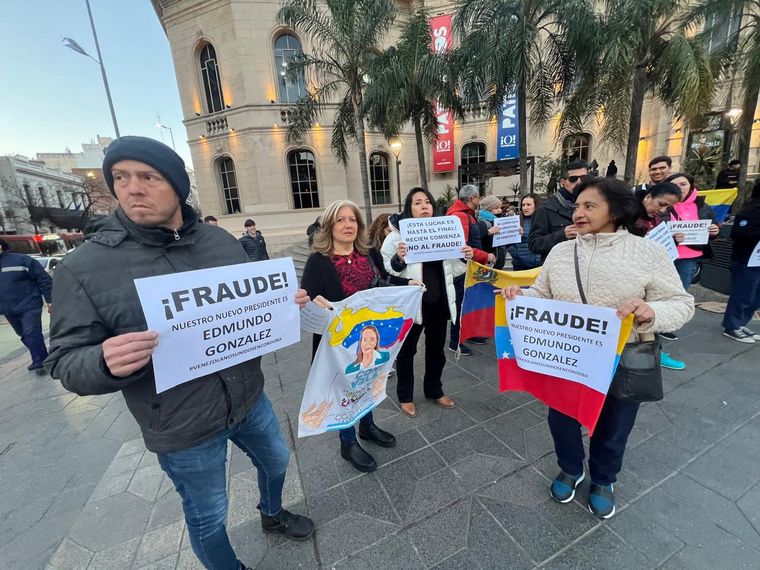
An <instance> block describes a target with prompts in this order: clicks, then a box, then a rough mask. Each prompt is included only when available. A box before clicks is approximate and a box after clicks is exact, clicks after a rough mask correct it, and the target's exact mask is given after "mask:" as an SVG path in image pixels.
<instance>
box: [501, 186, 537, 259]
mask: <svg viewBox="0 0 760 570" xmlns="http://www.w3.org/2000/svg"><path fill="white" fill-rule="evenodd" d="M540 205H541V198H539V197H538V195H537V194H533V193H531V194H526V195H525V196H523V197H522V198H520V227H521V228H522V239H521V240H520V243H515V244H511V245H508V246H507V253H509V255H510V257H512V269H514V270H515V271H522V270H524V269H533V268H534V267H538V266H539V265H541V256H540V255H538V254H535V253H533V252H532V251H531V250H530V248H529V247H528V238H529V237H530V229H531V226H532V225H533V213H534V212H535V211H536V208H538V207H539V206H540Z"/></svg>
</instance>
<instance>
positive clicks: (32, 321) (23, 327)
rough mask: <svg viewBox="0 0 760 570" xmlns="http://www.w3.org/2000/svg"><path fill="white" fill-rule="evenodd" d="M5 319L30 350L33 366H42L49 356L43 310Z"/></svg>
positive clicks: (13, 315)
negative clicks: (44, 334) (43, 323)
mask: <svg viewBox="0 0 760 570" xmlns="http://www.w3.org/2000/svg"><path fill="white" fill-rule="evenodd" d="M5 318H6V319H7V320H8V323H9V324H10V325H11V327H13V330H14V331H16V334H17V335H18V336H19V337H21V342H22V343H23V344H24V346H25V347H26V348H27V349H28V350H29V354H31V356H32V364H42V361H43V360H45V359H46V358H47V355H48V351H47V348H45V337H43V336H42V309H35V310H33V311H25V312H23V313H14V314H10V315H5Z"/></svg>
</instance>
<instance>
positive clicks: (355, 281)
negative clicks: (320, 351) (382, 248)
mask: <svg viewBox="0 0 760 570" xmlns="http://www.w3.org/2000/svg"><path fill="white" fill-rule="evenodd" d="M365 231H366V227H365V225H364V221H363V220H362V216H361V212H360V211H359V208H358V206H357V205H356V204H354V203H353V202H351V201H349V200H338V201H336V202H333V203H332V204H330V205H329V206H328V207H327V209H326V210H325V213H324V214H323V215H322V226H321V227H320V229H319V231H318V232H317V233H316V234H315V236H314V246H313V249H314V253H312V254H311V255H310V256H309V259H308V260H307V261H306V267H304V271H303V277H302V278H301V287H303V288H304V289H306V292H307V293H308V295H309V297H311V298H312V299H313V301H314V303H316V304H317V305H319V306H321V307H324V308H331V307H332V303H331V301H342V300H343V299H345V298H346V297H349V296H351V295H353V294H354V293H356V292H358V291H363V290H365V289H369V288H370V287H373V286H378V285H382V284H385V283H387V282H388V276H387V274H386V273H385V271H384V270H383V269H382V265H380V267H378V266H377V265H376V264H375V263H374V262H373V261H372V259H371V257H370V247H369V245H368V244H367V238H366V233H365ZM394 284H400V285H407V284H409V280H408V279H403V280H400V279H399V280H398V281H396V282H395V283H394ZM321 339H322V337H321V335H316V334H315V335H314V339H313V346H312V358H314V354H315V353H316V351H317V347H318V346H319V342H320V340H321ZM359 437H361V438H362V439H365V440H369V441H372V442H374V443H376V444H377V445H380V446H382V447H394V446H395V445H396V438H395V437H393V436H392V435H391V434H389V433H388V432H386V431H383V430H381V429H380V428H379V427H377V426H376V425H375V422H374V420H373V418H372V412H370V413H368V414H366V415H365V416H363V417H362V418H361V420H359ZM340 454H341V457H343V458H344V459H345V460H347V461H348V462H349V463H351V465H353V466H354V467H356V469H358V470H359V471H364V472H369V471H374V470H375V469H377V462H376V461H375V459H374V458H373V457H372V456H371V455H370V454H369V453H367V452H366V451H365V450H364V449H363V448H362V447H361V446H360V445H359V442H358V441H357V439H356V430H355V429H354V427H353V426H351V427H350V428H346V429H342V430H340Z"/></svg>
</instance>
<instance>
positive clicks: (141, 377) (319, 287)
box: [0, 136, 760, 569]
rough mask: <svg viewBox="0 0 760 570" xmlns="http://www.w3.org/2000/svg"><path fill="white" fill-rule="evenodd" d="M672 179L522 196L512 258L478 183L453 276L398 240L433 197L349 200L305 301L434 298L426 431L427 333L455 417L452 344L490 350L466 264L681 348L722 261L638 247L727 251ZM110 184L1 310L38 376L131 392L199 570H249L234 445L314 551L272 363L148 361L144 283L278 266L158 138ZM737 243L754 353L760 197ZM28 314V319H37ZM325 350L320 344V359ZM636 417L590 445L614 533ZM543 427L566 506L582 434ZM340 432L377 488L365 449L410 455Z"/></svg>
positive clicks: (580, 473) (569, 176) (736, 331)
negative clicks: (168, 372) (79, 238)
mask: <svg viewBox="0 0 760 570" xmlns="http://www.w3.org/2000/svg"><path fill="white" fill-rule="evenodd" d="M613 166H614V165H613ZM670 169H671V162H670V159H669V158H668V157H656V158H655V159H653V160H652V161H651V162H650V164H649V173H650V180H649V182H647V183H645V184H642V185H640V186H639V187H637V188H635V189H631V188H630V187H628V186H627V185H626V184H625V183H624V182H622V181H620V180H617V179H616V178H614V177H605V178H595V177H592V176H590V174H589V167H588V165H587V164H586V163H585V162H582V161H574V162H571V163H570V164H568V166H567V169H566V171H565V173H564V176H563V178H562V181H561V188H560V189H559V191H558V192H556V193H555V194H553V195H552V196H550V197H548V198H547V199H545V200H543V201H542V200H541V198H540V197H539V196H537V195H535V194H527V195H525V196H523V197H522V198H521V199H520V202H519V205H518V206H519V207H518V210H519V216H520V227H521V239H520V242H519V243H516V244H513V245H510V246H494V245H493V237H494V235H496V234H498V233H499V229H498V226H497V225H496V224H495V223H494V221H495V219H496V217H498V216H500V215H502V214H503V212H502V203H501V200H499V199H498V198H494V197H492V196H481V192H480V189H479V188H478V187H477V186H476V185H472V184H466V185H464V186H462V187H461V188H460V190H459V193H458V198H457V200H456V201H455V202H454V203H453V204H452V205H451V206H450V207H449V208H448V211H447V212H446V214H447V215H450V216H455V217H456V218H457V219H458V220H459V221H460V222H461V225H462V229H463V233H464V236H465V245H464V246H463V247H462V248H461V257H459V258H457V259H449V260H445V261H427V262H422V263H420V262H411V261H408V259H407V253H408V249H407V245H406V244H405V243H404V242H403V240H402V239H401V233H400V231H399V229H400V222H401V220H404V219H412V218H428V217H432V216H435V215H438V214H439V212H437V211H436V202H435V200H434V197H433V196H432V194H431V193H430V192H429V191H428V190H427V189H425V188H422V187H415V188H412V189H411V190H409V192H408V193H407V195H406V197H405V200H404V202H403V206H402V209H401V211H400V212H399V213H395V214H392V215H388V214H383V215H381V216H378V217H377V218H376V219H375V220H374V221H373V222H372V224H371V226H370V227H369V228H368V227H367V224H366V223H365V220H364V219H363V216H362V213H361V210H360V209H359V207H358V206H357V205H356V204H354V203H353V202H351V201H348V200H338V201H336V202H333V203H332V204H330V205H329V206H328V207H327V208H326V209H325V210H324V212H323V213H322V214H321V216H319V217H318V218H317V219H316V220H315V222H314V223H313V224H312V225H311V226H310V227H309V230H308V236H309V243H310V245H311V255H310V256H309V258H308V260H307V262H306V266H305V268H304V272H303V277H302V281H301V289H299V290H298V293H297V295H296V297H295V302H296V303H297V304H298V305H299V306H301V307H304V306H305V305H306V304H307V303H308V302H309V300H310V299H311V300H312V301H313V302H314V303H315V304H317V305H318V306H320V307H324V308H328V309H329V308H331V307H332V303H334V302H337V301H340V300H343V299H345V298H347V297H349V296H350V295H352V294H354V293H356V292H358V291H363V290H367V289H371V288H374V287H383V286H389V285H412V286H423V285H424V287H425V290H424V293H423V297H422V303H421V307H420V310H419V313H418V314H417V315H416V317H415V319H414V324H413V325H412V327H411V329H410V331H409V333H408V334H407V336H406V338H405V340H404V342H403V345H402V347H401V349H400V352H399V354H398V357H397V360H396V375H397V383H396V397H397V400H398V403H399V407H400V409H401V411H402V412H403V413H404V414H405V415H407V416H408V417H410V418H415V417H416V416H417V406H416V403H415V394H414V392H415V390H414V388H415V368H414V362H415V356H416V353H417V348H418V344H419V340H420V338H421V336H422V334H423V333H424V335H425V347H424V367H423V381H422V391H423V394H422V395H423V396H424V398H426V399H427V400H429V401H430V402H432V403H433V404H434V405H436V406H439V407H441V408H443V409H445V410H448V409H452V408H454V407H456V402H455V400H454V399H453V398H452V397H451V396H450V395H448V394H447V393H446V387H445V385H444V382H443V370H444V366H445V363H446V356H445V350H446V348H447V347H448V349H450V350H452V351H454V352H455V353H456V355H457V357H459V356H468V355H470V354H472V349H471V348H469V347H468V346H467V344H468V343H485V342H487V340H486V339H482V338H476V339H470V340H468V341H467V342H466V343H463V342H460V334H459V332H460V331H459V317H460V314H461V310H462V309H461V308H462V301H463V294H464V281H465V272H466V268H467V263H468V262H469V261H470V260H473V261H475V262H478V263H481V264H483V265H488V266H491V267H494V268H496V269H501V268H504V269H510V264H511V269H513V270H524V269H532V268H536V267H539V266H542V269H541V272H540V274H539V277H538V278H537V280H536V282H535V283H534V285H533V286H531V287H529V288H526V289H520V288H518V287H509V288H506V289H503V290H501V292H500V293H501V295H503V296H504V297H505V298H507V299H514V298H515V297H516V296H518V295H526V296H533V297H541V298H545V299H557V300H562V301H569V302H574V303H588V304H592V305H598V306H604V307H610V308H613V309H615V310H616V311H617V314H618V316H619V317H620V318H621V319H622V318H625V317H627V316H628V315H633V317H634V322H635V325H634V329H633V331H632V333H631V337H630V338H629V339H628V341H629V342H639V341H644V340H648V339H655V338H656V335H660V336H665V335H669V337H666V338H670V339H671V340H675V339H677V335H678V330H679V329H680V328H681V327H682V326H683V325H685V324H686V323H687V322H688V321H689V319H690V318H691V317H692V315H693V312H694V303H693V297H692V296H691V295H689V294H688V293H687V290H688V288H689V287H690V286H691V283H692V280H693V279H694V275H695V271H696V268H697V265H698V263H699V261H700V259H702V258H704V257H706V256H709V255H710V245H709V244H707V245H705V246H691V245H683V244H682V243H681V242H682V241H683V236H682V235H679V234H675V235H674V236H673V239H674V242H675V244H676V246H677V251H678V258H677V259H676V260H675V261H673V260H671V258H670V257H669V255H668V254H667V252H666V250H665V248H663V247H662V246H660V245H658V244H656V243H655V242H654V241H651V240H647V239H642V237H643V236H644V235H645V234H646V233H647V232H648V231H651V230H653V229H654V228H656V227H658V226H659V225H660V224H662V223H665V222H667V221H669V220H698V219H706V220H711V222H712V223H711V225H710V230H709V233H710V237H711V239H715V238H716V237H717V236H718V233H719V230H720V228H719V226H718V225H717V224H716V223H714V214H713V212H712V210H711V209H710V208H709V207H708V206H707V205H706V204H705V203H704V200H703V199H702V198H701V197H700V196H698V194H697V192H696V189H695V187H694V181H693V179H692V178H691V177H690V176H689V175H687V174H684V173H672V172H670ZM608 173H609V169H608ZM103 174H104V178H105V181H106V183H107V185H108V187H109V189H110V190H111V192H112V193H113V195H114V196H115V197H116V199H117V200H118V202H119V208H118V209H117V211H116V212H115V213H114V214H112V215H111V216H109V217H108V218H106V219H105V220H103V221H102V222H101V223H100V224H99V225H98V227H97V228H96V231H95V232H94V233H93V234H92V235H90V236H89V239H88V240H87V241H86V243H84V244H83V245H82V246H81V247H80V248H78V250H77V251H76V252H75V253H74V254H72V255H70V256H68V257H67V258H66V259H64V260H63V261H62V262H61V263H60V264H59V266H58V269H57V270H56V275H55V280H54V284H53V286H52V288H51V284H50V281H49V278H48V279H45V278H44V277H43V276H42V275H41V274H40V272H39V271H37V267H36V266H34V265H31V266H30V265H29V264H28V263H27V262H26V261H25V260H23V259H18V258H17V257H16V256H15V254H12V253H10V252H9V251H8V248H7V244H4V243H3V242H2V241H0V267H2V271H1V272H0V285H1V286H2V287H8V286H10V287H15V288H16V289H15V290H17V291H22V289H23V291H24V292H25V294H26V291H27V290H29V291H32V297H34V298H35V299H36V301H35V302H32V303H31V304H30V306H29V307H27V305H25V304H24V302H23V301H22V300H21V294H20V293H19V295H20V296H19V298H15V297H8V296H0V308H2V309H3V311H2V312H3V314H5V315H6V316H7V317H8V320H9V321H10V322H11V324H12V325H13V327H14V329H16V330H17V332H18V334H19V336H21V337H22V340H23V342H24V344H25V345H26V346H27V347H28V348H29V351H30V353H31V354H32V360H33V362H32V366H31V367H30V368H39V367H41V366H42V360H45V359H46V360H45V366H46V367H47V369H48V370H49V372H50V374H51V375H52V376H53V377H54V378H58V379H60V380H61V382H62V383H63V385H64V386H65V387H66V388H67V389H68V390H70V391H72V392H75V393H77V394H80V395H94V394H106V393H111V392H118V391H120V392H122V394H123V396H124V398H125V400H126V402H127V405H128V407H129V409H130V411H131V413H132V414H133V416H134V417H135V419H136V421H137V423H138V424H139V426H140V428H141V431H142V434H143V438H144V440H145V444H146V447H147V448H148V449H149V450H150V451H152V452H155V453H156V454H157V455H158V459H159V464H160V465H161V468H162V469H163V470H164V471H165V472H166V474H167V475H168V477H169V478H170V479H171V481H172V482H173V483H174V486H175V488H176V490H177V492H178V493H179V495H180V496H181V499H182V504H183V509H184V512H185V520H186V522H187V527H188V534H189V538H190V542H191V545H192V548H193V550H194V552H195V553H196V555H197V556H198V558H199V559H200V561H201V563H202V564H203V565H204V566H206V567H207V568H224V569H228V568H229V569H232V568H245V566H244V565H243V564H242V562H240V561H239V560H238V558H237V556H236V554H235V552H234V551H233V549H232V546H231V544H230V541H229V537H228V534H227V530H226V526H225V521H226V515H227V489H226V455H227V446H228V441H232V442H233V443H234V444H235V445H237V446H238V447H240V448H241V449H242V450H243V451H244V452H245V453H246V454H247V455H248V457H249V458H250V459H251V461H252V463H253V465H255V467H256V468H257V470H258V477H259V478H258V483H259V490H260V502H259V505H258V508H259V510H260V512H261V525H262V528H263V529H264V530H265V531H266V532H274V533H281V534H283V535H285V536H287V537H288V538H291V539H294V540H305V539H308V538H309V537H310V536H311V535H312V534H313V532H314V524H313V522H312V521H311V520H310V519H309V518H308V517H306V516H303V515H298V514H295V513H292V512H289V511H288V510H286V509H284V508H283V507H282V488H283V484H284V480H285V472H286V469H287V465H288V460H289V456H290V451H289V449H288V446H287V444H286V443H285V440H284V438H283V435H282V433H281V431H280V427H279V422H278V421H277V419H276V416H275V413H274V410H273V408H272V405H271V403H270V402H269V400H268V398H267V396H266V394H265V393H264V375H263V373H262V369H261V358H260V357H259V358H254V359H252V360H249V361H247V362H244V363H241V364H237V365H233V366H231V367H229V368H226V369H224V370H221V371H219V372H214V373H211V374H207V375H204V376H201V377H199V378H198V379H196V380H194V381H192V382H188V383H185V384H181V385H179V386H177V387H175V388H173V389H171V390H168V391H166V392H162V393H160V394H159V393H156V389H155V377H154V373H153V368H152V365H151V355H152V354H153V351H154V350H155V348H156V346H157V343H158V335H157V333H155V332H152V331H148V330H146V329H147V326H146V323H145V317H144V315H143V313H142V311H141V309H140V303H139V300H138V298H137V292H136V289H135V287H134V284H133V280H134V279H137V278H142V277H150V276H156V275H164V274H169V273H176V272H180V271H189V270H197V269H207V268H212V267H219V266H224V265H231V264H237V263H244V262H248V261H260V260H266V259H269V255H268V252H267V247H266V243H265V241H264V237H263V236H262V234H261V232H260V231H259V230H257V228H256V224H255V222H254V220H252V219H249V220H246V222H245V224H244V228H245V232H244V235H243V236H242V237H240V238H239V239H236V238H235V237H233V236H231V235H230V234H229V233H228V232H227V231H225V230H224V229H222V228H221V227H218V226H217V220H216V219H215V218H214V217H213V216H208V217H207V218H206V219H205V220H203V222H200V221H199V220H198V219H197V217H196V215H195V213H194V212H193V210H192V209H191V208H189V207H188V206H187V204H186V200H187V197H188V194H189V188H190V186H189V180H188V178H187V173H186V171H185V169H184V164H183V162H182V159H181V158H180V157H179V156H178V155H177V154H176V153H175V152H174V151H173V150H172V149H170V148H169V147H167V146H166V145H163V144H161V143H159V142H157V141H155V140H152V139H148V138H144V137H130V136H126V137H121V138H118V139H116V140H115V141H114V142H113V143H112V144H111V145H110V146H109V148H108V150H107V152H106V155H105V158H104V162H103ZM731 237H732V239H733V240H734V252H733V257H732V267H731V271H732V275H733V280H734V287H733V291H732V295H731V298H730V300H729V303H728V307H727V310H726V314H725V317H724V320H723V327H724V332H723V334H724V335H726V336H727V337H729V338H731V339H733V340H736V341H739V342H744V343H753V342H755V341H758V340H760V335H758V334H756V333H755V332H753V331H752V330H750V329H749V328H747V325H748V323H749V320H750V319H751V318H752V316H753V314H754V312H755V311H756V310H757V309H758V308H760V267H748V260H749V258H750V256H751V255H752V253H753V251H754V249H755V247H756V245H757V243H758V241H760V182H759V183H757V184H755V187H754V188H753V191H752V194H751V196H750V200H749V202H748V203H747V204H746V205H745V206H744V208H743V209H741V210H740V211H738V212H737V214H736V217H735V222H734V226H733V230H732V232H731ZM21 257H23V256H21ZM43 273H44V272H43ZM9 279H11V281H9ZM51 289H52V298H51ZM42 297H44V298H45V300H46V301H47V302H48V304H49V305H48V307H49V308H50V307H54V310H52V312H51V314H52V318H51V350H50V354H49V356H48V355H47V352H46V351H45V350H44V349H45V346H44V342H42V346H40V342H41V341H42V335H41V329H39V328H38V327H37V325H36V324H35V326H33V327H32V326H27V323H28V322H31V321H34V322H35V323H39V319H40V311H41V306H42V302H41V299H42ZM35 303H36V304H35ZM31 305H35V306H31ZM18 311H21V313H23V314H25V315H26V313H28V315H27V316H23V318H22V317H20V316H19V315H18ZM32 329H34V330H32ZM371 340H373V339H369V340H368V342H369V341H371ZM374 340H375V341H376V340H377V339H376V338H375V339H374ZM319 342H320V337H319V335H314V338H313V352H312V358H313V355H314V352H315V351H316V349H317V347H318V345H319ZM362 342H363V340H362ZM661 365H662V366H663V367H667V368H673V369H676V370H679V369H683V368H684V367H685V366H686V364H685V363H684V362H683V361H680V360H676V359H675V358H673V357H672V356H670V354H669V353H667V352H664V351H663V352H662V356H661ZM419 401H420V400H419V398H418V400H417V402H419ZM638 409H639V403H638V402H632V401H623V400H618V399H616V398H615V397H613V396H611V395H608V397H607V398H606V400H605V403H604V407H603V409H602V412H601V416H600V419H599V423H598V425H597V427H596V430H595V431H594V434H593V437H592V438H591V440H590V446H589V459H588V476H589V477H590V482H591V485H590V491H589V496H588V502H587V504H588V508H589V510H590V511H591V512H592V513H594V514H595V515H596V516H598V517H600V518H603V519H604V518H609V517H611V516H613V515H614V513H615V500H614V484H615V483H616V480H617V475H618V473H619V472H620V470H621V467H622V462H623V457H624V453H625V448H626V444H627V440H628V436H629V434H630V432H631V430H632V428H633V426H634V423H635V420H636V415H637V412H638ZM381 423H382V422H381ZM547 423H548V428H549V431H550V433H551V435H552V438H553V440H554V448H555V452H556V456H557V463H558V467H559V470H560V472H559V474H558V475H557V477H556V478H555V479H554V481H553V482H552V483H551V485H550V493H551V496H552V497H553V498H554V499H555V500H556V501H558V502H560V503H568V502H570V501H571V500H572V499H573V498H574V496H575V492H576V489H577V488H578V485H579V484H580V483H581V481H583V480H584V478H585V477H586V470H585V468H584V459H585V450H584V446H583V442H582V438H581V426H580V424H579V422H578V421H577V420H576V419H574V418H572V417H570V416H567V415H565V414H563V413H561V412H559V411H556V410H553V409H552V410H549V413H548V417H547ZM338 435H339V443H340V455H341V457H342V458H343V459H345V460H346V461H347V462H349V463H350V464H351V465H352V466H353V467H354V468H356V469H357V470H359V471H361V472H371V471H373V470H375V469H376V468H377V462H376V460H375V458H374V457H373V456H372V454H371V453H370V451H369V450H368V449H369V448H368V449H365V448H364V447H362V445H360V443H359V440H360V439H361V440H363V441H364V442H368V443H369V444H372V445H378V446H381V447H394V446H395V445H396V438H395V437H394V435H393V434H391V433H389V432H388V431H385V430H384V429H382V428H381V427H380V426H378V425H377V424H376V423H375V418H374V417H373V415H372V413H368V414H366V415H364V416H363V417H362V418H361V420H360V421H359V422H358V429H356V428H354V427H350V428H347V429H342V430H340V432H339V434H338ZM365 445H366V444H365Z"/></svg>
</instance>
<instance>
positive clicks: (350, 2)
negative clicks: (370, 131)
mask: <svg viewBox="0 0 760 570" xmlns="http://www.w3.org/2000/svg"><path fill="white" fill-rule="evenodd" d="M395 16H396V10H395V7H394V3H393V1H392V0H329V1H328V2H322V1H319V0H287V3H286V4H285V5H284V6H283V7H282V8H280V11H279V12H278V13H277V19H278V21H279V22H280V23H282V24H285V25H286V26H289V27H291V28H293V29H294V30H296V31H299V32H301V33H303V34H305V35H306V36H307V37H308V38H309V40H310V42H311V44H312V45H313V46H314V50H313V53H311V54H305V53H304V54H302V55H300V56H298V57H296V58H295V59H294V60H293V61H292V62H291V63H290V64H289V65H288V73H290V74H291V75H292V76H297V75H298V74H303V73H305V72H310V74H311V75H310V76H311V78H313V80H314V81H313V84H312V87H311V88H310V89H309V93H308V94H307V95H306V96H304V97H302V98H301V99H299V100H298V101H297V102H296V104H295V106H294V108H293V109H292V110H291V111H290V112H289V113H288V116H289V125H288V140H290V141H297V140H300V139H301V138H302V137H303V136H304V135H305V134H306V133H307V132H308V131H309V129H310V128H311V126H312V125H313V124H314V122H315V121H316V120H317V119H318V118H319V116H320V114H321V113H322V112H323V111H325V110H326V109H328V108H335V116H334V117H333V129H332V140H331V148H332V150H333V152H334V153H335V156H336V157H337V159H338V161H339V162H340V163H341V164H343V165H346V164H347V163H348V150H347V141H348V139H351V140H355V141H356V143H357V146H358V147H359V170H360V172H361V180H362V193H363V196H364V209H365V211H366V213H367V221H368V222H369V221H371V220H372V206H371V204H372V199H371V196H370V191H369V179H368V168H367V146H366V143H365V140H364V132H365V127H364V119H363V118H362V117H361V114H360V112H359V109H360V107H361V106H362V101H363V99H364V90H365V88H366V77H367V71H368V70H369V69H370V67H371V65H372V61H373V60H374V59H376V57H377V55H376V52H377V46H378V45H379V44H380V42H381V41H382V39H383V38H384V36H385V34H386V33H387V32H388V30H389V29H390V27H391V24H392V23H393V20H394V18H395Z"/></svg>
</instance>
